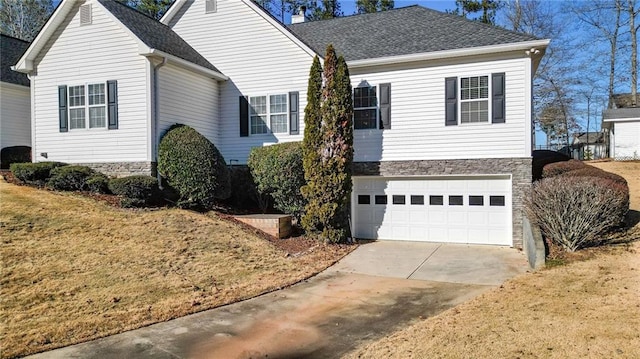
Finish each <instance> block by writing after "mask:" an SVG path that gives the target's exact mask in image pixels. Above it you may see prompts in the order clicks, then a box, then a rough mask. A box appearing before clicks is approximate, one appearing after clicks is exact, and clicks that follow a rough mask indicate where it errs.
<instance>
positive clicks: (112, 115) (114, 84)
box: [107, 80, 118, 130]
mask: <svg viewBox="0 0 640 359" xmlns="http://www.w3.org/2000/svg"><path fill="white" fill-rule="evenodd" d="M107 117H108V118H109V129H110V130H117V129H118V81H116V80H111V81H107Z"/></svg>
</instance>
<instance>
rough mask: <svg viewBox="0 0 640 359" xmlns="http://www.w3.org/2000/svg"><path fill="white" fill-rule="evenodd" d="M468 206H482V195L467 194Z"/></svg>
mask: <svg viewBox="0 0 640 359" xmlns="http://www.w3.org/2000/svg"><path fill="white" fill-rule="evenodd" d="M469 205H470V206H484V196H469Z"/></svg>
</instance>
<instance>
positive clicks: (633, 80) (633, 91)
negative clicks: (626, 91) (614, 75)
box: [627, 0, 638, 107]
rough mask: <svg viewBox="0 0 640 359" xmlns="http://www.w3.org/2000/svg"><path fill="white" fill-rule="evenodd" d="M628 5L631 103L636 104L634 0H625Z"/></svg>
mask: <svg viewBox="0 0 640 359" xmlns="http://www.w3.org/2000/svg"><path fill="white" fill-rule="evenodd" d="M627 3H628V5H629V33H630V34H631V104H632V106H634V107H635V106H637V105H638V103H637V100H638V93H637V92H638V38H637V35H638V29H637V28H636V23H635V17H636V13H635V0H627Z"/></svg>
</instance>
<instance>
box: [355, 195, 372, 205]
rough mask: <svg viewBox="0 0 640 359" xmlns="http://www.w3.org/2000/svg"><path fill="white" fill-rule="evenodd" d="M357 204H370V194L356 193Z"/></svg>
mask: <svg viewBox="0 0 640 359" xmlns="http://www.w3.org/2000/svg"><path fill="white" fill-rule="evenodd" d="M358 204H371V196H369V195H368V194H360V195H358Z"/></svg>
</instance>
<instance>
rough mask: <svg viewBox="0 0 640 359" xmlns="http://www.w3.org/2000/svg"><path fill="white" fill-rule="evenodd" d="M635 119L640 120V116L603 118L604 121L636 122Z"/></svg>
mask: <svg viewBox="0 0 640 359" xmlns="http://www.w3.org/2000/svg"><path fill="white" fill-rule="evenodd" d="M634 121H640V117H629V118H607V119H603V120H602V122H634Z"/></svg>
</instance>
